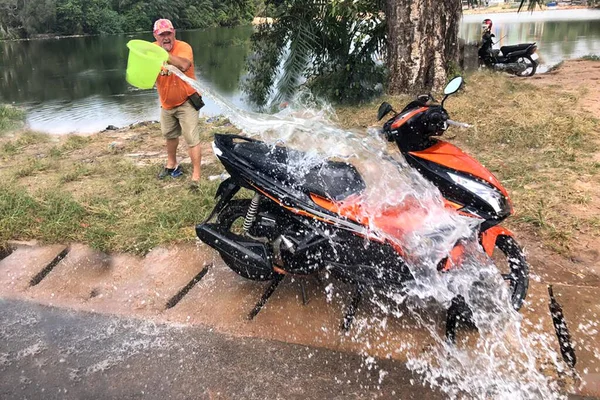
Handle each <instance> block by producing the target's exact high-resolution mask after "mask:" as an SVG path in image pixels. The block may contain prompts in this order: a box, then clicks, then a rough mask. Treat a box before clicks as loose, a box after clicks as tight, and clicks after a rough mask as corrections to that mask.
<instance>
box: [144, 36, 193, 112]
mask: <svg viewBox="0 0 600 400" xmlns="http://www.w3.org/2000/svg"><path fill="white" fill-rule="evenodd" d="M154 44H156V45H157V46H158V43H156V42H154ZM170 54H172V55H174V56H177V57H182V58H186V59H188V60H190V61H191V62H192V66H191V67H190V68H189V69H188V70H187V71H185V72H184V73H185V75H186V76H189V77H190V78H192V79H196V75H194V55H193V53H192V47H191V46H190V45H189V44H187V43H186V42H182V41H181V40H175V43H173V49H171V51H170ZM156 88H157V89H158V97H159V98H160V105H161V107H162V108H164V109H165V110H171V109H173V108H175V107H177V106H180V105H182V104H183V103H185V102H186V100H187V99H188V97H189V96H190V95H192V94H194V93H195V92H196V90H195V89H194V88H192V87H191V86H190V85H188V84H187V83H186V82H184V81H182V80H181V79H180V78H179V77H178V76H176V75H175V74H173V73H172V72H171V71H168V70H165V69H163V70H161V71H160V74H159V75H158V78H157V79H156Z"/></svg>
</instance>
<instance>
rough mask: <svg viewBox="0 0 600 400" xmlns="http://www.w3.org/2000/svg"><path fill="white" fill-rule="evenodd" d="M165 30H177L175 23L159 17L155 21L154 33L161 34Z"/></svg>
mask: <svg viewBox="0 0 600 400" xmlns="http://www.w3.org/2000/svg"><path fill="white" fill-rule="evenodd" d="M163 32H175V28H173V24H172V23H171V21H169V20H168V19H159V20H156V22H155V23H154V34H155V35H160V34H161V33H163Z"/></svg>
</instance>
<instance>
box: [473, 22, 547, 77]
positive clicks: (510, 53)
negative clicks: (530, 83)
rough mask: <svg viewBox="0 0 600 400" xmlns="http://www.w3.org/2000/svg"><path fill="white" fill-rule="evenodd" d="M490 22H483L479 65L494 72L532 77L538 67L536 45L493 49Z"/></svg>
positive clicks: (524, 44) (526, 44)
mask: <svg viewBox="0 0 600 400" xmlns="http://www.w3.org/2000/svg"><path fill="white" fill-rule="evenodd" d="M491 28H492V21H491V20H489V19H486V20H484V21H483V25H482V30H483V35H482V37H481V47H480V48H479V51H478V56H479V65H480V66H486V67H488V68H492V69H494V70H496V71H506V72H508V73H510V74H514V75H517V76H523V77H527V76H533V75H534V74H535V71H536V70H537V67H538V64H539V62H538V59H539V56H538V55H537V54H536V51H537V45H536V43H535V42H534V43H521V44H517V45H513V46H502V47H500V50H498V49H493V48H492V46H493V45H494V44H495V43H494V41H493V38H494V37H495V35H494V34H493V33H491Z"/></svg>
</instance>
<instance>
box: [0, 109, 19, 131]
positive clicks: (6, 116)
mask: <svg viewBox="0 0 600 400" xmlns="http://www.w3.org/2000/svg"><path fill="white" fill-rule="evenodd" d="M24 120H25V112H24V111H23V110H21V109H18V108H15V107H12V106H6V105H1V104H0V135H1V134H2V133H4V132H6V131H10V130H11V129H14V128H17V127H19V126H20V125H22V123H23V121H24Z"/></svg>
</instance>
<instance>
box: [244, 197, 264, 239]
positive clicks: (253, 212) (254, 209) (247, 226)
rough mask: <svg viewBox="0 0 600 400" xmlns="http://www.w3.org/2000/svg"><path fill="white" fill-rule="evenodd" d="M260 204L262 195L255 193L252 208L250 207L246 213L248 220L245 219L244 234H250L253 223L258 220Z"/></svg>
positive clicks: (251, 203)
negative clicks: (257, 214)
mask: <svg viewBox="0 0 600 400" xmlns="http://www.w3.org/2000/svg"><path fill="white" fill-rule="evenodd" d="M259 203H260V194H258V193H255V194H254V197H253V198H252V201H251V202H250V207H248V212H247V213H246V218H245V219H244V226H243V228H244V232H248V230H250V227H251V226H252V223H254V219H255V218H256V213H257V212H258V204H259Z"/></svg>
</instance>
